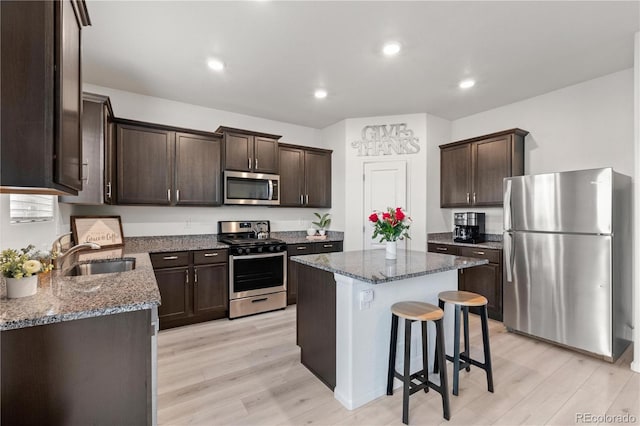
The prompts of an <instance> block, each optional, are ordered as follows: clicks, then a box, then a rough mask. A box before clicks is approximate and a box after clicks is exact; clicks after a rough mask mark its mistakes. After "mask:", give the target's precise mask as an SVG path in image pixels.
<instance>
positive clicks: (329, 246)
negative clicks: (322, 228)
mask: <svg viewBox="0 0 640 426" xmlns="http://www.w3.org/2000/svg"><path fill="white" fill-rule="evenodd" d="M322 247H324V248H331V247H333V244H325V245H323V246H322Z"/></svg>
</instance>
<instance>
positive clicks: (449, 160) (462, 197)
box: [440, 129, 529, 207]
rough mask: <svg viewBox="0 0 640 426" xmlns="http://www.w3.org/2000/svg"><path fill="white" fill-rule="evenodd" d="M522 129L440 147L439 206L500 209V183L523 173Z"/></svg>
mask: <svg viewBox="0 0 640 426" xmlns="http://www.w3.org/2000/svg"><path fill="white" fill-rule="evenodd" d="M528 133H529V132H527V131H526V130H522V129H510V130H505V131H502V132H497V133H492V134H489V135H484V136H479V137H475V138H471V139H465V140H461V141H457V142H452V143H448V144H446V145H440V207H467V206H486V207H494V206H495V207H500V206H502V204H503V200H502V180H503V179H504V178H505V177H511V176H520V175H522V174H524V138H525V136H526V135H527V134H528Z"/></svg>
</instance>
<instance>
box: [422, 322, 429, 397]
mask: <svg viewBox="0 0 640 426" xmlns="http://www.w3.org/2000/svg"><path fill="white" fill-rule="evenodd" d="M421 324H422V379H423V380H424V383H428V381H429V343H428V338H429V335H428V334H427V322H426V321H421ZM427 392H429V386H428V385H427V386H425V387H424V393H427Z"/></svg>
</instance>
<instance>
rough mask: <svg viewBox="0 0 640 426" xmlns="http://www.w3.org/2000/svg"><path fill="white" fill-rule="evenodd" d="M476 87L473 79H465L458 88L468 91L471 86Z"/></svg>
mask: <svg viewBox="0 0 640 426" xmlns="http://www.w3.org/2000/svg"><path fill="white" fill-rule="evenodd" d="M475 85H476V81H475V80H473V79H470V78H468V79H466V80H462V81H461V82H460V83H459V84H458V87H460V88H461V89H469V88H471V87H473V86H475Z"/></svg>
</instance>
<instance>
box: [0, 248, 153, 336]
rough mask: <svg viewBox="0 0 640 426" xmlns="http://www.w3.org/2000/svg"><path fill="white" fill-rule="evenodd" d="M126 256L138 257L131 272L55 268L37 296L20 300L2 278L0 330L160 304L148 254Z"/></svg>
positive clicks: (43, 282) (48, 275)
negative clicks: (73, 272)
mask: <svg viewBox="0 0 640 426" xmlns="http://www.w3.org/2000/svg"><path fill="white" fill-rule="evenodd" d="M126 257H128V258H134V259H135V260H136V267H135V269H133V270H132V271H126V272H116V273H109V274H98V275H89V276H77V277H66V276H63V275H62V274H61V273H60V272H59V271H52V272H51V273H50V274H45V275H44V276H43V277H44V278H42V277H41V278H40V282H39V283H38V292H37V293H36V294H35V295H33V296H29V297H23V298H20V299H7V289H6V285H5V281H4V279H1V280H0V331H6V330H14V329H18V328H25V327H33V326H37V325H45V324H53V323H57V322H63V321H72V320H77V319H82V318H91V317H99V316H104V315H111V314H119V313H123V312H130V311H138V310H142V309H151V308H152V307H154V306H158V305H159V304H160V292H159V290H158V285H157V283H156V278H155V275H154V273H153V267H152V265H151V260H150V259H149V255H148V254H147V253H132V254H127V255H126ZM70 260H71V259H70Z"/></svg>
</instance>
